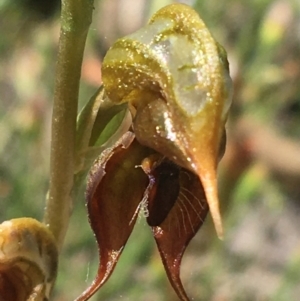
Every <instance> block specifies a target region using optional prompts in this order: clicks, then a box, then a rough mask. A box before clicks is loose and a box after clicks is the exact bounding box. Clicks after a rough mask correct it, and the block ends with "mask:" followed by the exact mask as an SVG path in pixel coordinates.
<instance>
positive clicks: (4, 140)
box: [0, 0, 300, 301]
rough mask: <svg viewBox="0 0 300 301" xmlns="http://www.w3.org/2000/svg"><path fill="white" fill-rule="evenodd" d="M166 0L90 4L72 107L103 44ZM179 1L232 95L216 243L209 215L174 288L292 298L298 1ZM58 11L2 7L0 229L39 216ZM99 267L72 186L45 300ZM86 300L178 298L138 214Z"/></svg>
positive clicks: (297, 279) (296, 238) (298, 196)
mask: <svg viewBox="0 0 300 301" xmlns="http://www.w3.org/2000/svg"><path fill="white" fill-rule="evenodd" d="M172 2H173V1H162V0H161V1H158V0H156V1H155V0H153V1H150V0H123V1H122V0H95V12H94V17H93V23H92V26H91V28H90V33H89V37H88V41H87V47H86V52H85V58H84V63H83V66H82V84H81V91H80V106H82V105H83V104H84V103H85V102H86V101H87V100H88V99H89V98H90V97H91V95H92V94H93V92H94V91H95V89H96V88H97V87H98V86H99V85H100V83H101V73H100V68H101V59H102V58H103V56H104V54H105V52H106V50H107V48H108V47H109V46H110V45H111V44H112V43H113V41H114V40H115V39H116V38H117V37H120V36H122V35H125V34H128V33H130V32H132V31H134V30H136V29H137V28H139V27H140V26H142V25H143V24H145V22H146V21H147V19H148V18H149V16H150V15H151V14H152V13H153V12H154V11H156V10H157V9H159V8H160V7H162V6H164V5H166V4H168V3H172ZM178 2H185V3H189V4H193V5H194V7H195V8H196V9H197V11H198V12H199V14H200V15H201V17H202V18H203V20H204V21H205V23H206V24H207V26H208V27H209V28H210V30H211V32H212V34H213V35H214V36H215V38H216V39H217V40H218V41H219V42H220V43H221V44H222V45H224V46H225V48H226V49H227V52H228V56H229V61H230V69H231V75H232V78H233V81H234V88H235V91H234V99H233V106H232V110H231V114H230V119H229V122H228V125H227V131H228V145H227V151H226V155H225V157H224V158H223V160H222V161H221V164H220V171H219V174H220V177H219V178H220V179H219V182H220V200H221V203H222V213H223V216H224V219H225V231H226V237H225V240H224V241H223V242H221V241H218V240H217V238H216V235H215V233H214V229H213V227H212V223H211V221H210V218H208V220H207V222H206V223H205V225H204V226H203V227H202V228H201V229H200V231H199V233H198V234H197V236H196V237H195V239H194V240H193V241H192V243H191V244H190V246H189V247H188V249H187V251H186V254H185V256H184V258H183V264H182V279H183V283H184V285H185V287H186V290H187V292H188V294H189V295H190V296H191V299H192V300H202V301H204V300H211V301H248V300H249V301H253V300H257V301H263V300H272V301H273V300H274V301H287V300H299V296H300V218H299V217H300V2H299V1H298V0H278V1H274V0H248V1H242V0H224V1H219V0H201V1H178ZM59 4H60V3H59V1H56V0H52V1H51V0H48V1H46V0H43V1H42V0H15V1H9V0H2V1H0V222H2V221H4V220H7V219H11V218H14V217H21V216H31V217H35V218H38V219H41V218H42V216H43V209H44V200H45V194H46V192H47V188H48V173H49V149H50V121H51V106H52V95H53V83H54V76H55V57H56V50H57V46H58V37H59V7H60V5H59ZM97 266H98V256H97V247H96V243H95V242H94V236H93V234H92V232H91V230H90V228H89V225H88V221H87V216H86V210H85V201H84V191H82V193H81V194H80V195H79V196H78V200H77V201H76V203H75V204H74V211H73V215H72V219H71V224H70V228H69V231H68V234H67V239H66V242H65V246H64V249H63V253H62V255H61V259H60V268H59V276H58V279H57V285H56V288H55V292H54V298H53V300H57V301H65V300H66V301H67V300H73V299H74V298H75V297H76V296H78V295H79V294H80V293H81V292H82V291H83V290H84V289H85V288H86V287H87V286H88V285H89V284H90V283H91V281H92V280H93V278H94V276H95V273H96V270H97ZM93 300H143V301H152V300H156V301H165V300H166V301H168V300H170V301H172V300H177V299H176V296H175V295H174V293H173V292H172V289H171V287H170V285H169V284H168V281H167V278H166V276H165V274H164V270H163V267H162V264H161V263H160V258H159V255H158V253H157V251H156V248H155V245H154V242H153V239H152V237H151V231H150V229H149V227H147V226H146V225H145V221H144V220H143V219H142V218H141V219H139V221H138V223H137V225H136V227H135V230H134V233H133V235H132V237H131V238H130V240H129V242H128V244H127V246H126V248H125V251H124V253H123V255H122V256H121V260H120V261H119V264H118V266H117V268H116V270H115V272H114V274H113V276H112V278H111V279H110V280H109V282H108V283H107V284H106V285H105V286H104V287H103V289H101V291H100V292H99V293H98V294H97V295H96V296H95V297H94V298H93Z"/></svg>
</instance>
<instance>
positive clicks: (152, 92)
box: [77, 4, 232, 300]
mask: <svg viewBox="0 0 300 301" xmlns="http://www.w3.org/2000/svg"><path fill="white" fill-rule="evenodd" d="M102 76H103V86H104V91H105V94H106V97H107V98H108V99H109V100H110V102H111V103H113V104H114V105H120V104H126V107H127V108H126V110H128V111H129V112H130V113H131V116H132V122H131V123H130V124H128V126H127V129H126V131H125V133H124V134H123V135H122V137H121V138H120V139H119V140H117V141H116V142H115V143H114V144H113V145H112V146H110V147H108V148H107V149H105V150H104V151H103V152H102V153H101V155H100V156H99V158H98V159H97V160H96V161H95V162H94V164H93V166H92V168H91V171H90V174H89V176H88V184H87V190H86V199H87V208H88V214H89V219H90V224H91V227H92V229H93V231H94V233H95V236H96V239H97V243H98V247H99V257H100V264H99V269H98V274H97V277H96V279H95V281H94V282H93V283H92V285H91V286H90V287H89V288H88V289H87V290H86V291H85V292H84V293H83V294H82V295H81V296H80V297H79V298H78V299H77V300H87V299H88V298H89V297H91V296H92V295H93V294H94V293H95V292H96V291H97V290H98V289H99V288H100V287H101V286H102V285H103V284H104V283H105V282H106V281H107V279H108V278H109V276H110V275H111V273H112V272H113V270H114V268H115V265H116V264H117V261H118V258H119V256H120V255H121V253H122V250H123V248H124V246H125V244H126V242H127V240H128V238H129V236H130V234H131V232H132V230H133V227H134V224H135V222H136V219H137V216H138V213H139V211H141V210H142V211H143V214H144V215H145V217H146V219H147V223H148V224H149V226H150V227H151V229H152V232H153V236H154V239H155V241H156V244H157V246H158V249H159V252H160V255H161V258H162V262H163V264H164V267H165V270H166V273H167V276H168V278H169V280H170V282H171V284H172V286H173V288H174V290H175V291H176V293H177V295H178V297H179V298H180V300H189V299H188V296H187V294H186V293H185V291H184V289H183V286H182V284H181V280H180V264H181V259H182V256H183V253H184V251H185V249H186V247H187V245H188V244H189V242H190V240H191V239H192V238H193V237H194V235H195V234H196V233H197V231H198V230H199V228H200V227H201V225H202V224H203V222H204V219H205V217H206V215H207V213H208V211H209V210H210V212H211V215H212V218H213V221H214V223H215V227H216V231H217V234H218V236H219V237H222V235H223V234H222V223H221V217H220V213H219V202H218V195H217V180H216V173H217V164H218V162H219V160H220V158H221V157H222V156H223V154H224V150H225V143H226V134H225V122H226V119H227V115H228V110H229V107H230V103H231V90H232V88H231V80H230V76H229V67H228V62H227V57H226V52H225V51H224V49H223V48H222V47H221V46H220V45H219V44H218V43H217V42H216V41H215V40H214V38H213V37H212V36H211V34H210V32H209V31H208V29H207V28H206V26H205V24H204V23H203V21H202V20H201V19H200V18H199V16H198V14H197V13H196V12H195V11H194V10H193V9H192V8H190V7H188V6H186V5H183V4H174V5H170V6H167V7H165V8H163V9H161V10H160V11H158V12H157V13H156V14H155V15H154V16H153V17H152V18H151V20H150V22H149V24H148V25H147V26H146V27H144V28H142V29H140V30H139V31H137V32H135V33H133V34H131V35H129V36H126V37H124V38H121V39H120V40H118V41H117V42H116V43H115V44H114V45H113V46H112V47H111V49H110V50H109V51H108V53H107V55H106V57H105V58H104V61H103V68H102ZM100 109H101V108H100Z"/></svg>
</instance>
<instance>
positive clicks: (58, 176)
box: [44, 0, 93, 249]
mask: <svg viewBox="0 0 300 301" xmlns="http://www.w3.org/2000/svg"><path fill="white" fill-rule="evenodd" d="M92 12H93V0H62V7H61V31H60V39H59V48H58V57H57V66H56V80H55V91H54V103H53V115H52V136H51V150H50V187H49V193H48V197H47V201H46V208H45V215H44V222H45V223H46V225H48V227H49V229H50V230H51V232H52V233H53V235H54V237H55V239H56V241H57V245H58V248H59V249H61V247H62V244H63V240H64V237H65V234H66V231H67V228H68V224H69V218H70V213H71V207H72V187H73V180H74V166H75V138H76V137H75V136H76V116H77V107H78V92H79V81H80V74H81V65H82V58H83V52H84V47H85V42H86V37H87V33H88V29H89V26H90V24H91V20H92Z"/></svg>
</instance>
